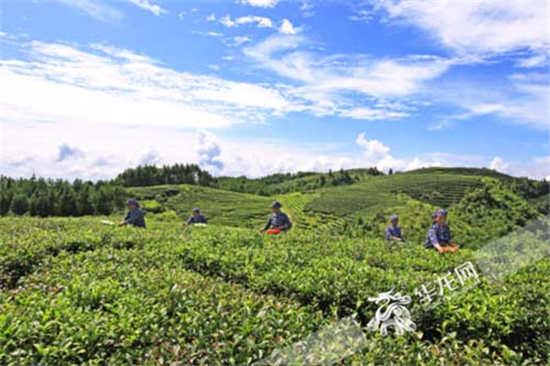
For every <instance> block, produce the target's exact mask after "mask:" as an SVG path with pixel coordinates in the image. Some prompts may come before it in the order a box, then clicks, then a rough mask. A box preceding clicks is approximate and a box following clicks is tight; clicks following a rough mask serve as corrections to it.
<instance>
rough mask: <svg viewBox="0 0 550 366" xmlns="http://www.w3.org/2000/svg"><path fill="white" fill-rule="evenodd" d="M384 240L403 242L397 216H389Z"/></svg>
mask: <svg viewBox="0 0 550 366" xmlns="http://www.w3.org/2000/svg"><path fill="white" fill-rule="evenodd" d="M386 240H388V241H398V242H403V241H405V240H404V239H403V236H402V235H401V228H400V227H399V217H398V216H397V215H395V214H394V215H391V216H390V225H389V226H388V227H387V228H386Z"/></svg>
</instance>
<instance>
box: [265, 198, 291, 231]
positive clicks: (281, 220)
mask: <svg viewBox="0 0 550 366" xmlns="http://www.w3.org/2000/svg"><path fill="white" fill-rule="evenodd" d="M281 207H282V205H281V204H280V203H279V202H277V201H275V202H273V203H272V204H271V215H270V216H269V219H268V220H267V224H266V225H265V227H264V229H263V230H262V232H265V233H266V234H268V235H277V234H280V233H281V232H284V231H287V230H290V228H291V227H292V223H291V222H290V219H289V218H288V216H287V215H286V214H285V213H284V212H282V211H281Z"/></svg>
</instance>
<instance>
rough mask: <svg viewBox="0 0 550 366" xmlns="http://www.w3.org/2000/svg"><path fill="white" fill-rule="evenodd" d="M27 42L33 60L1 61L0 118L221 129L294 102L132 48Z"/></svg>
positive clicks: (283, 109) (275, 92)
mask: <svg viewBox="0 0 550 366" xmlns="http://www.w3.org/2000/svg"><path fill="white" fill-rule="evenodd" d="M22 47H27V48H28V54H29V56H30V59H28V60H25V61H22V60H0V84H2V85H3V86H5V87H3V88H2V89H1V90H0V115H1V118H0V119H1V120H2V121H13V123H22V122H29V123H31V122H50V123H54V122H55V123H56V122H62V121H66V122H76V121H78V123H81V124H86V123H99V124H111V125H127V126H136V125H140V126H145V125H154V126H172V127H178V128H219V127H227V126H229V125H232V124H235V123H243V122H262V121H263V120H264V119H265V118H266V117H267V116H269V115H271V114H276V115H280V114H281V113H285V112H286V111H287V110H292V109H293V108H294V107H293V106H292V103H291V102H290V100H289V99H288V98H286V97H285V96H284V95H283V94H282V91H280V90H278V89H275V88H269V87H265V86H260V85H256V84H251V83H242V82H233V81H228V80H224V79H221V78H217V77H211V76H204V75H195V74H190V73H186V72H178V71H175V70H172V69H169V68H166V67H164V66H162V65H160V64H159V63H158V62H156V61H155V60H152V59H150V58H148V57H146V56H143V55H138V54H135V53H133V52H131V51H128V50H123V49H117V48H113V47H108V46H105V45H94V46H93V48H92V49H88V50H86V51H84V50H82V49H79V48H75V47H72V46H68V45H63V44H52V43H41V42H32V43H30V44H25V45H22Z"/></svg>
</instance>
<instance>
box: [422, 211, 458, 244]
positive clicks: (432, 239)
mask: <svg viewBox="0 0 550 366" xmlns="http://www.w3.org/2000/svg"><path fill="white" fill-rule="evenodd" d="M433 218H434V222H433V224H432V227H431V228H430V230H429V231H428V237H427V239H426V243H425V247H426V248H434V249H435V250H437V251H438V252H439V253H445V252H451V253H454V252H456V251H457V250H458V245H457V244H454V243H451V239H452V237H451V228H450V227H449V225H448V224H447V210H444V209H439V210H437V211H436V212H435V213H434V215H433Z"/></svg>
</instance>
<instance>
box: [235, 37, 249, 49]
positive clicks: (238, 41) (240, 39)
mask: <svg viewBox="0 0 550 366" xmlns="http://www.w3.org/2000/svg"><path fill="white" fill-rule="evenodd" d="M250 41H251V39H250V37H248V36H236V37H233V44H232V45H233V46H237V47H238V46H240V45H242V44H244V43H248V42H250Z"/></svg>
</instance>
